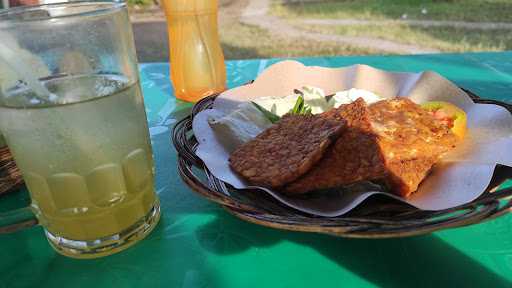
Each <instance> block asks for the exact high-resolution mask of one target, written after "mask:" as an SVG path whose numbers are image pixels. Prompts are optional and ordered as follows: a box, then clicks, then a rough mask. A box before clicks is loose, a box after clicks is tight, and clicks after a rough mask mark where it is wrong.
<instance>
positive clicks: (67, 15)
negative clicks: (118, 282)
mask: <svg viewBox="0 0 512 288" xmlns="http://www.w3.org/2000/svg"><path fill="white" fill-rule="evenodd" d="M0 39H2V40H1V41H3V43H2V45H1V46H2V47H0V48H2V49H4V51H3V52H2V53H0V54H1V55H0V58H2V57H3V59H0V64H2V65H0V75H2V79H1V80H0V88H1V90H0V131H1V133H2V134H3V135H4V136H5V139H6V141H7V144H8V145H9V147H10V149H11V151H12V153H13V155H14V158H15V161H16V163H17V165H18V167H19V168H20V170H21V171H22V173H23V177H24V179H25V183H26V185H27V188H28V190H29V192H30V195H31V199H32V204H31V209H32V211H33V212H34V214H35V215H36V217H37V219H38V221H39V223H40V224H41V225H42V226H43V227H44V229H45V233H46V236H47V238H48V240H49V242H50V244H51V245H52V246H53V247H54V248H55V249H56V250H57V251H58V252H59V253H61V254H64V255H66V256H70V257H75V258H94V257H99V256H104V255H109V254H112V253H114V252H117V251H120V250H123V249H125V248H127V247H129V246H130V245H132V244H134V243H136V242H137V241H138V240H140V239H142V238H144V237H145V236H146V235H147V234H148V233H149V232H150V231H151V230H152V229H153V228H154V226H155V225H156V223H157V222H158V219H159V217H160V206H159V202H158V198H157V196H156V194H155V191H154V186H153V173H154V171H153V158H152V151H151V144H150V141H149V136H148V127H147V122H146V113H145V109H144V102H143V98H142V94H141V89H140V84H139V79H138V70H137V62H136V55H135V50H134V44H133V36H132V32H131V26H130V22H129V19H128V14H127V10H126V7H125V4H124V3H120V2H102V1H99V2H70V3H60V4H49V5H41V6H33V7H29V8H15V9H11V10H6V11H5V12H1V13H0ZM9 55H16V61H12V59H9V58H7V56H9ZM2 62H3V63H2ZM15 66H16V67H15ZM20 71H21V72H20ZM22 74H24V75H22ZM34 79H35V80H34ZM34 81H36V82H37V83H35V84H37V85H35V84H34V83H33V82H34ZM31 82H32V83H31ZM37 86H40V87H39V89H34V88H37ZM36 90H39V91H36ZM41 90H42V91H43V92H41Z"/></svg>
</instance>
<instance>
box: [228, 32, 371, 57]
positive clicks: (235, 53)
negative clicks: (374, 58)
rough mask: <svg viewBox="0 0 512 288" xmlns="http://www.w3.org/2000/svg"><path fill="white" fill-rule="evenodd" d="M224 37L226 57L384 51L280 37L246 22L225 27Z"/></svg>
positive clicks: (320, 54)
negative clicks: (245, 23)
mask: <svg viewBox="0 0 512 288" xmlns="http://www.w3.org/2000/svg"><path fill="white" fill-rule="evenodd" d="M220 37H221V43H222V48H223V51H224V55H225V57H226V59H246V58H269V57H299V56H301V57H302V56H332V55H366V54H379V52H380V51H378V50H372V49H364V48H357V47H352V46H348V45H340V44H336V43H324V42H315V41H304V40H303V39H293V38H288V37H276V36H273V35H271V34H270V33H268V32H267V31H265V30H263V29H260V28H257V27H252V26H247V25H243V24H237V25H236V26H231V27H230V28H228V27H226V29H222V30H221V31H220Z"/></svg>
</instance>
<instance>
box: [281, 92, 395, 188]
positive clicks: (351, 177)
mask: <svg viewBox="0 0 512 288" xmlns="http://www.w3.org/2000/svg"><path fill="white" fill-rule="evenodd" d="M320 116H321V117H325V118H332V119H345V120H346V121H347V129H346V130H345V131H344V132H343V134H342V135H341V136H340V137H339V138H338V140H336V142H335V143H334V144H333V145H332V147H331V148H330V149H329V150H328V151H327V152H326V153H325V155H324V157H323V158H322V159H321V161H320V162H319V163H318V164H317V165H316V166H315V167H313V168H312V169H311V170H310V171H309V172H308V173H306V174H305V175H304V176H303V177H301V178H300V179H297V180H296V181H294V182H292V183H290V184H288V185H287V186H286V187H285V188H284V190H283V191H284V192H286V193H290V194H300V193H306V192H310V191H313V190H319V189H327V188H334V187H338V186H341V185H347V184H352V183H355V182H358V181H362V180H369V181H371V180H378V179H382V178H384V177H385V176H386V167H385V165H384V158H383V155H382V153H381V151H380V147H379V144H378V137H377V135H376V134H375V133H373V130H372V125H371V122H370V113H369V110H368V106H367V105H366V102H365V101H364V100H363V99H362V98H358V99H357V100H356V101H354V102H352V103H351V104H345V105H341V106H340V107H339V108H336V109H332V110H329V111H327V112H325V113H323V114H321V115H320Z"/></svg>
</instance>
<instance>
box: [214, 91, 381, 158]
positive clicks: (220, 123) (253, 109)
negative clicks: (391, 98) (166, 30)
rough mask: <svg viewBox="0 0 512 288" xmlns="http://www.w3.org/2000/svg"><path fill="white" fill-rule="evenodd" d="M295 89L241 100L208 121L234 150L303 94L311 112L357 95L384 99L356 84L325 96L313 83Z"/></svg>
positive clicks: (325, 108) (351, 99) (304, 106)
mask: <svg viewBox="0 0 512 288" xmlns="http://www.w3.org/2000/svg"><path fill="white" fill-rule="evenodd" d="M295 92H296V93H294V94H291V95H288V96H285V97H261V98H257V99H255V100H253V101H252V102H246V103H242V104H240V105H239V106H238V108H237V109H236V110H234V111H232V112H231V113H229V114H227V115H225V116H223V117H220V118H212V119H209V121H208V122H209V125H210V127H212V129H213V130H214V131H215V135H216V137H217V138H218V140H219V142H221V144H222V146H223V147H224V148H225V149H226V150H227V151H228V152H233V151H234V150H235V149H236V148H237V147H239V146H240V145H242V144H244V143H246V142H248V141H249V140H251V139H253V138H255V137H256V135H258V134H260V133H261V132H263V131H264V130H265V129H267V128H268V127H270V126H271V125H272V123H275V122H277V121H279V119H280V118H281V116H283V115H285V114H287V113H289V112H290V111H293V110H294V108H295V106H296V105H297V103H298V100H300V99H301V98H302V100H303V103H302V105H303V106H302V108H303V109H302V112H306V111H305V110H308V111H310V112H311V113H312V114H319V113H323V112H325V111H329V110H331V109H332V108H337V107H339V106H340V105H343V104H348V103H351V102H353V101H354V100H356V99H357V98H363V99H364V100H365V101H366V102H367V103H374V102H377V101H379V100H382V99H383V98H381V97H379V96H377V95H375V94H374V93H372V92H370V91H366V90H362V89H354V88H353V89H350V90H346V91H340V92H337V93H335V94H334V95H330V96H329V95H328V96H326V95H325V93H324V91H323V90H322V89H320V88H317V87H311V86H304V87H302V88H301V89H298V90H297V91H295ZM299 114H300V113H299Z"/></svg>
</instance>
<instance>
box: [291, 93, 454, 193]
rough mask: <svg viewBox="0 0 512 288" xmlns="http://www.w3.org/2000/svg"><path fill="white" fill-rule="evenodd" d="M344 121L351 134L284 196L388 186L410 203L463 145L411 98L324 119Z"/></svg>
mask: <svg viewBox="0 0 512 288" xmlns="http://www.w3.org/2000/svg"><path fill="white" fill-rule="evenodd" d="M321 116H323V117H326V118H334V119H345V120H346V121H347V124H348V126H347V129H346V130H345V132H344V133H343V134H342V135H341V136H340V138H338V140H337V141H336V142H335V144H334V145H332V147H331V148H330V149H329V150H328V151H327V152H326V153H325V155H324V157H323V158H322V159H321V161H320V162H319V163H318V165H316V166H315V167H313V168H312V169H311V170H310V171H309V172H308V173H306V174H305V175H304V176H303V177H301V178H300V179H298V180H296V181H294V182H292V183H290V184H288V185H287V186H286V187H285V188H284V189H283V191H284V192H287V193H290V194H299V193H306V192H310V191H313V190H319V189H328V188H335V187H338V186H342V185H348V184H352V183H354V182H358V181H361V180H369V181H373V180H381V181H384V182H385V183H386V184H387V185H388V186H389V188H390V189H391V191H392V192H394V193H395V194H397V195H399V196H403V197H407V196H409V195H410V194H411V193H412V192H414V191H416V190H417V188H418V185H419V184H420V183H421V181H422V180H423V179H424V178H425V177H426V176H427V174H428V172H429V171H430V169H431V168H432V166H433V165H434V164H435V163H436V162H437V161H438V159H439V157H440V156H441V155H443V154H444V153H445V152H447V151H449V150H450V149H452V148H453V147H455V145H456V144H457V142H458V141H459V139H458V138H457V136H455V135H454V134H453V133H452V132H451V131H450V129H449V127H448V126H446V125H444V124H443V123H442V122H441V121H439V120H437V119H436V118H435V117H434V116H433V115H432V114H431V113H429V112H428V111H426V110H424V109H422V108H421V107H420V106H419V105H417V104H415V103H414V102H412V101H410V100H408V99H406V98H396V99H392V100H383V101H379V102H377V103H374V104H372V105H370V106H367V105H366V103H364V101H363V100H362V99H358V100H356V101H355V102H353V103H351V104H347V105H343V106H340V107H339V108H338V109H333V110H331V111H328V112H326V113H324V114H323V115H321Z"/></svg>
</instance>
